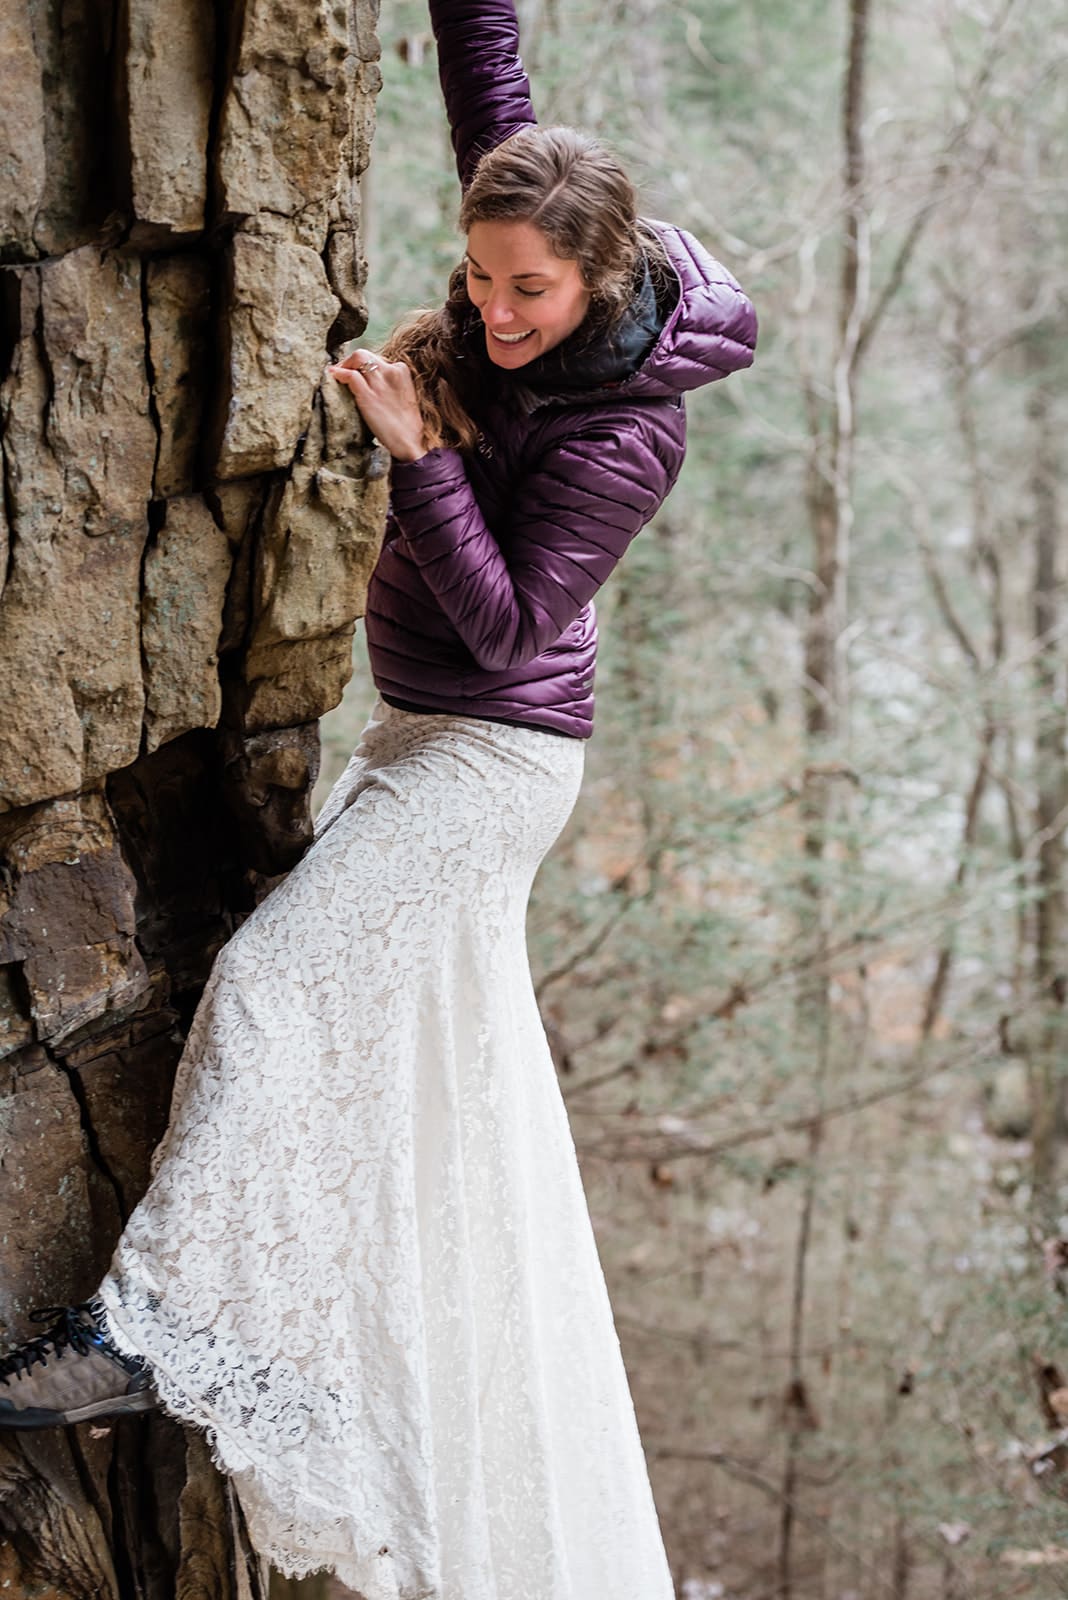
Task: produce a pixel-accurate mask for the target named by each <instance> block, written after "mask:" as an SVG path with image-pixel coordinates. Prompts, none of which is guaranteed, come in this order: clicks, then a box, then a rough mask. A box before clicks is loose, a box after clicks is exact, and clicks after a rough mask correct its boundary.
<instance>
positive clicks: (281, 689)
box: [243, 624, 356, 733]
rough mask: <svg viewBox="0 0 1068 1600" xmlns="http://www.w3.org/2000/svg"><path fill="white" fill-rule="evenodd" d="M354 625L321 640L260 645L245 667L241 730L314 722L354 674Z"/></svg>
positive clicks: (253, 730)
mask: <svg viewBox="0 0 1068 1600" xmlns="http://www.w3.org/2000/svg"><path fill="white" fill-rule="evenodd" d="M355 631H356V628H355V624H353V625H351V626H349V627H347V628H342V629H341V630H339V632H337V633H332V634H330V635H329V636H328V637H327V638H325V639H300V640H286V641H283V642H281V643H278V644H266V645H259V646H257V647H256V648H255V649H254V650H252V651H250V652H249V657H248V661H247V663H246V668H245V686H244V700H243V714H244V726H245V729H246V730H247V731H248V732H250V733H252V732H256V731H257V730H259V729H264V728H284V727H287V726H288V725H289V724H291V723H294V722H304V721H313V720H314V719H315V718H317V717H321V716H323V714H324V713H325V712H327V711H330V710H332V709H333V707H334V706H336V705H337V704H338V702H339V701H340V699H341V696H342V694H343V692H344V689H345V685H346V684H347V683H348V681H349V679H350V678H351V677H352V636H353V634H354V633H355Z"/></svg>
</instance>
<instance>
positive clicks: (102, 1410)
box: [0, 1389, 157, 1428]
mask: <svg viewBox="0 0 1068 1600" xmlns="http://www.w3.org/2000/svg"><path fill="white" fill-rule="evenodd" d="M156 1406H157V1401H156V1396H155V1393H154V1391H153V1390H152V1389H139V1390H137V1392H136V1393H135V1394H122V1395H115V1396H113V1397H112V1398H111V1399H110V1400H94V1401H93V1402H92V1404H91V1405H86V1406H74V1407H72V1409H71V1410H69V1411H46V1410H44V1409H43V1408H42V1407H40V1406H26V1407H24V1408H23V1409H22V1410H21V1411H15V1410H8V1409H7V1407H5V1406H3V1405H0V1428H66V1427H69V1426H70V1425H71V1424H72V1423H75V1422H91V1421H92V1420H93V1418H94V1417H130V1416H136V1415H138V1413H140V1412H144V1411H154V1410H155V1409H156Z"/></svg>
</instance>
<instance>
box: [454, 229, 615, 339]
mask: <svg viewBox="0 0 1068 1600" xmlns="http://www.w3.org/2000/svg"><path fill="white" fill-rule="evenodd" d="M467 292H468V294H469V295H470V297H471V300H472V303H473V304H474V305H476V306H477V307H478V309H479V311H480V312H481V313H482V321H483V323H484V324H485V327H486V349H487V350H488V351H489V357H490V360H491V361H493V362H495V363H496V365H497V366H498V367H524V366H526V364H527V362H528V361H533V360H534V358H535V356H541V355H544V354H545V352H546V350H551V349H552V348H553V346H554V345H557V344H559V343H560V341H561V340H562V339H566V338H567V336H568V334H569V333H574V331H575V329H576V328H577V327H578V325H579V323H580V322H581V321H582V320H583V318H584V317H585V315H586V312H587V311H588V310H589V306H590V294H589V290H588V289H587V288H586V286H585V284H584V283H583V281H582V274H581V272H580V271H579V264H578V262H577V261H575V260H567V261H564V260H562V259H561V258H560V257H559V256H557V255H554V254H553V249H552V245H551V244H550V243H549V241H548V239H547V238H546V237H545V235H544V234H543V233H542V231H541V229H540V228H538V227H536V226H535V224H534V223H533V222H475V223H472V225H471V231H470V232H469V233H468V235H467Z"/></svg>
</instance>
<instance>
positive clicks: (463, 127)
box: [430, 0, 537, 189]
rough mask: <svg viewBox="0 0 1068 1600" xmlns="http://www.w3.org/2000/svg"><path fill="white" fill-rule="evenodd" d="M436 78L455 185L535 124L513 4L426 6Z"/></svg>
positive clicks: (444, 2) (443, 1) (466, 1)
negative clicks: (489, 153)
mask: <svg viewBox="0 0 1068 1600" xmlns="http://www.w3.org/2000/svg"><path fill="white" fill-rule="evenodd" d="M430 22H431V26H432V27H433V29H434V37H435V39H436V40H437V45H438V74H439V76H440V78H441V89H442V93H443V94H444V96H445V110H446V111H447V113H448V117H449V127H450V128H451V129H452V146H453V149H454V150H455V152H456V165H457V168H458V169H459V173H460V182H461V183H462V185H463V186H464V188H465V189H466V188H467V185H468V184H469V183H470V182H471V179H472V177H473V176H474V171H475V168H476V167H477V165H478V163H479V159H480V157H481V156H483V155H485V153H486V151H487V150H492V149H494V148H495V147H496V146H497V145H499V144H500V143H501V141H502V140H504V139H507V138H508V137H509V135H510V134H513V133H518V132H519V130H520V128H525V127H529V126H530V125H531V124H532V123H534V122H536V121H537V118H536V117H535V115H534V107H533V106H532V105H531V102H530V84H529V83H528V82H527V75H526V73H525V72H524V71H523V63H522V61H521V60H520V59H519V23H518V21H517V20H516V13H515V5H514V4H513V0H430Z"/></svg>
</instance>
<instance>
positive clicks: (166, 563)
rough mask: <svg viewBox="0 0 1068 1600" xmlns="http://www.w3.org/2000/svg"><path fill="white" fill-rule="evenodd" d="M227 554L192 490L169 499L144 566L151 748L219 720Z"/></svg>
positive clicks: (225, 541) (227, 547)
mask: <svg viewBox="0 0 1068 1600" xmlns="http://www.w3.org/2000/svg"><path fill="white" fill-rule="evenodd" d="M230 560H231V556H230V541H229V540H228V539H227V537H226V534H225V533H224V532H223V531H222V529H221V528H219V527H217V526H216V524H215V519H214V517H213V516H212V514H211V512H210V511H209V510H208V508H207V506H206V505H205V504H204V502H203V500H201V499H199V498H198V497H197V496H193V495H190V496H185V497H183V498H180V499H176V500H170V501H168V503H167V510H166V521H165V522H164V524H163V527H162V528H161V529H160V530H159V533H158V535H157V537H156V540H155V543H154V544H152V545H151V546H150V548H149V551H148V555H147V556H146V558H145V568H144V594H143V598H142V610H141V648H142V652H143V655H144V662H145V735H146V749H147V750H149V751H152V750H157V749H158V748H159V746H160V745H161V744H166V742H167V741H168V739H175V738H177V737H178V735H179V734H181V733H186V732H188V731H189V729H190V728H214V726H215V724H216V723H217V722H218V720H219V712H220V709H221V706H222V698H221V693H220V689H219V671H218V668H219V657H218V646H219V634H220V630H221V628H222V613H223V601H224V599H225V596H226V583H227V579H228V578H229V576H230Z"/></svg>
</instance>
